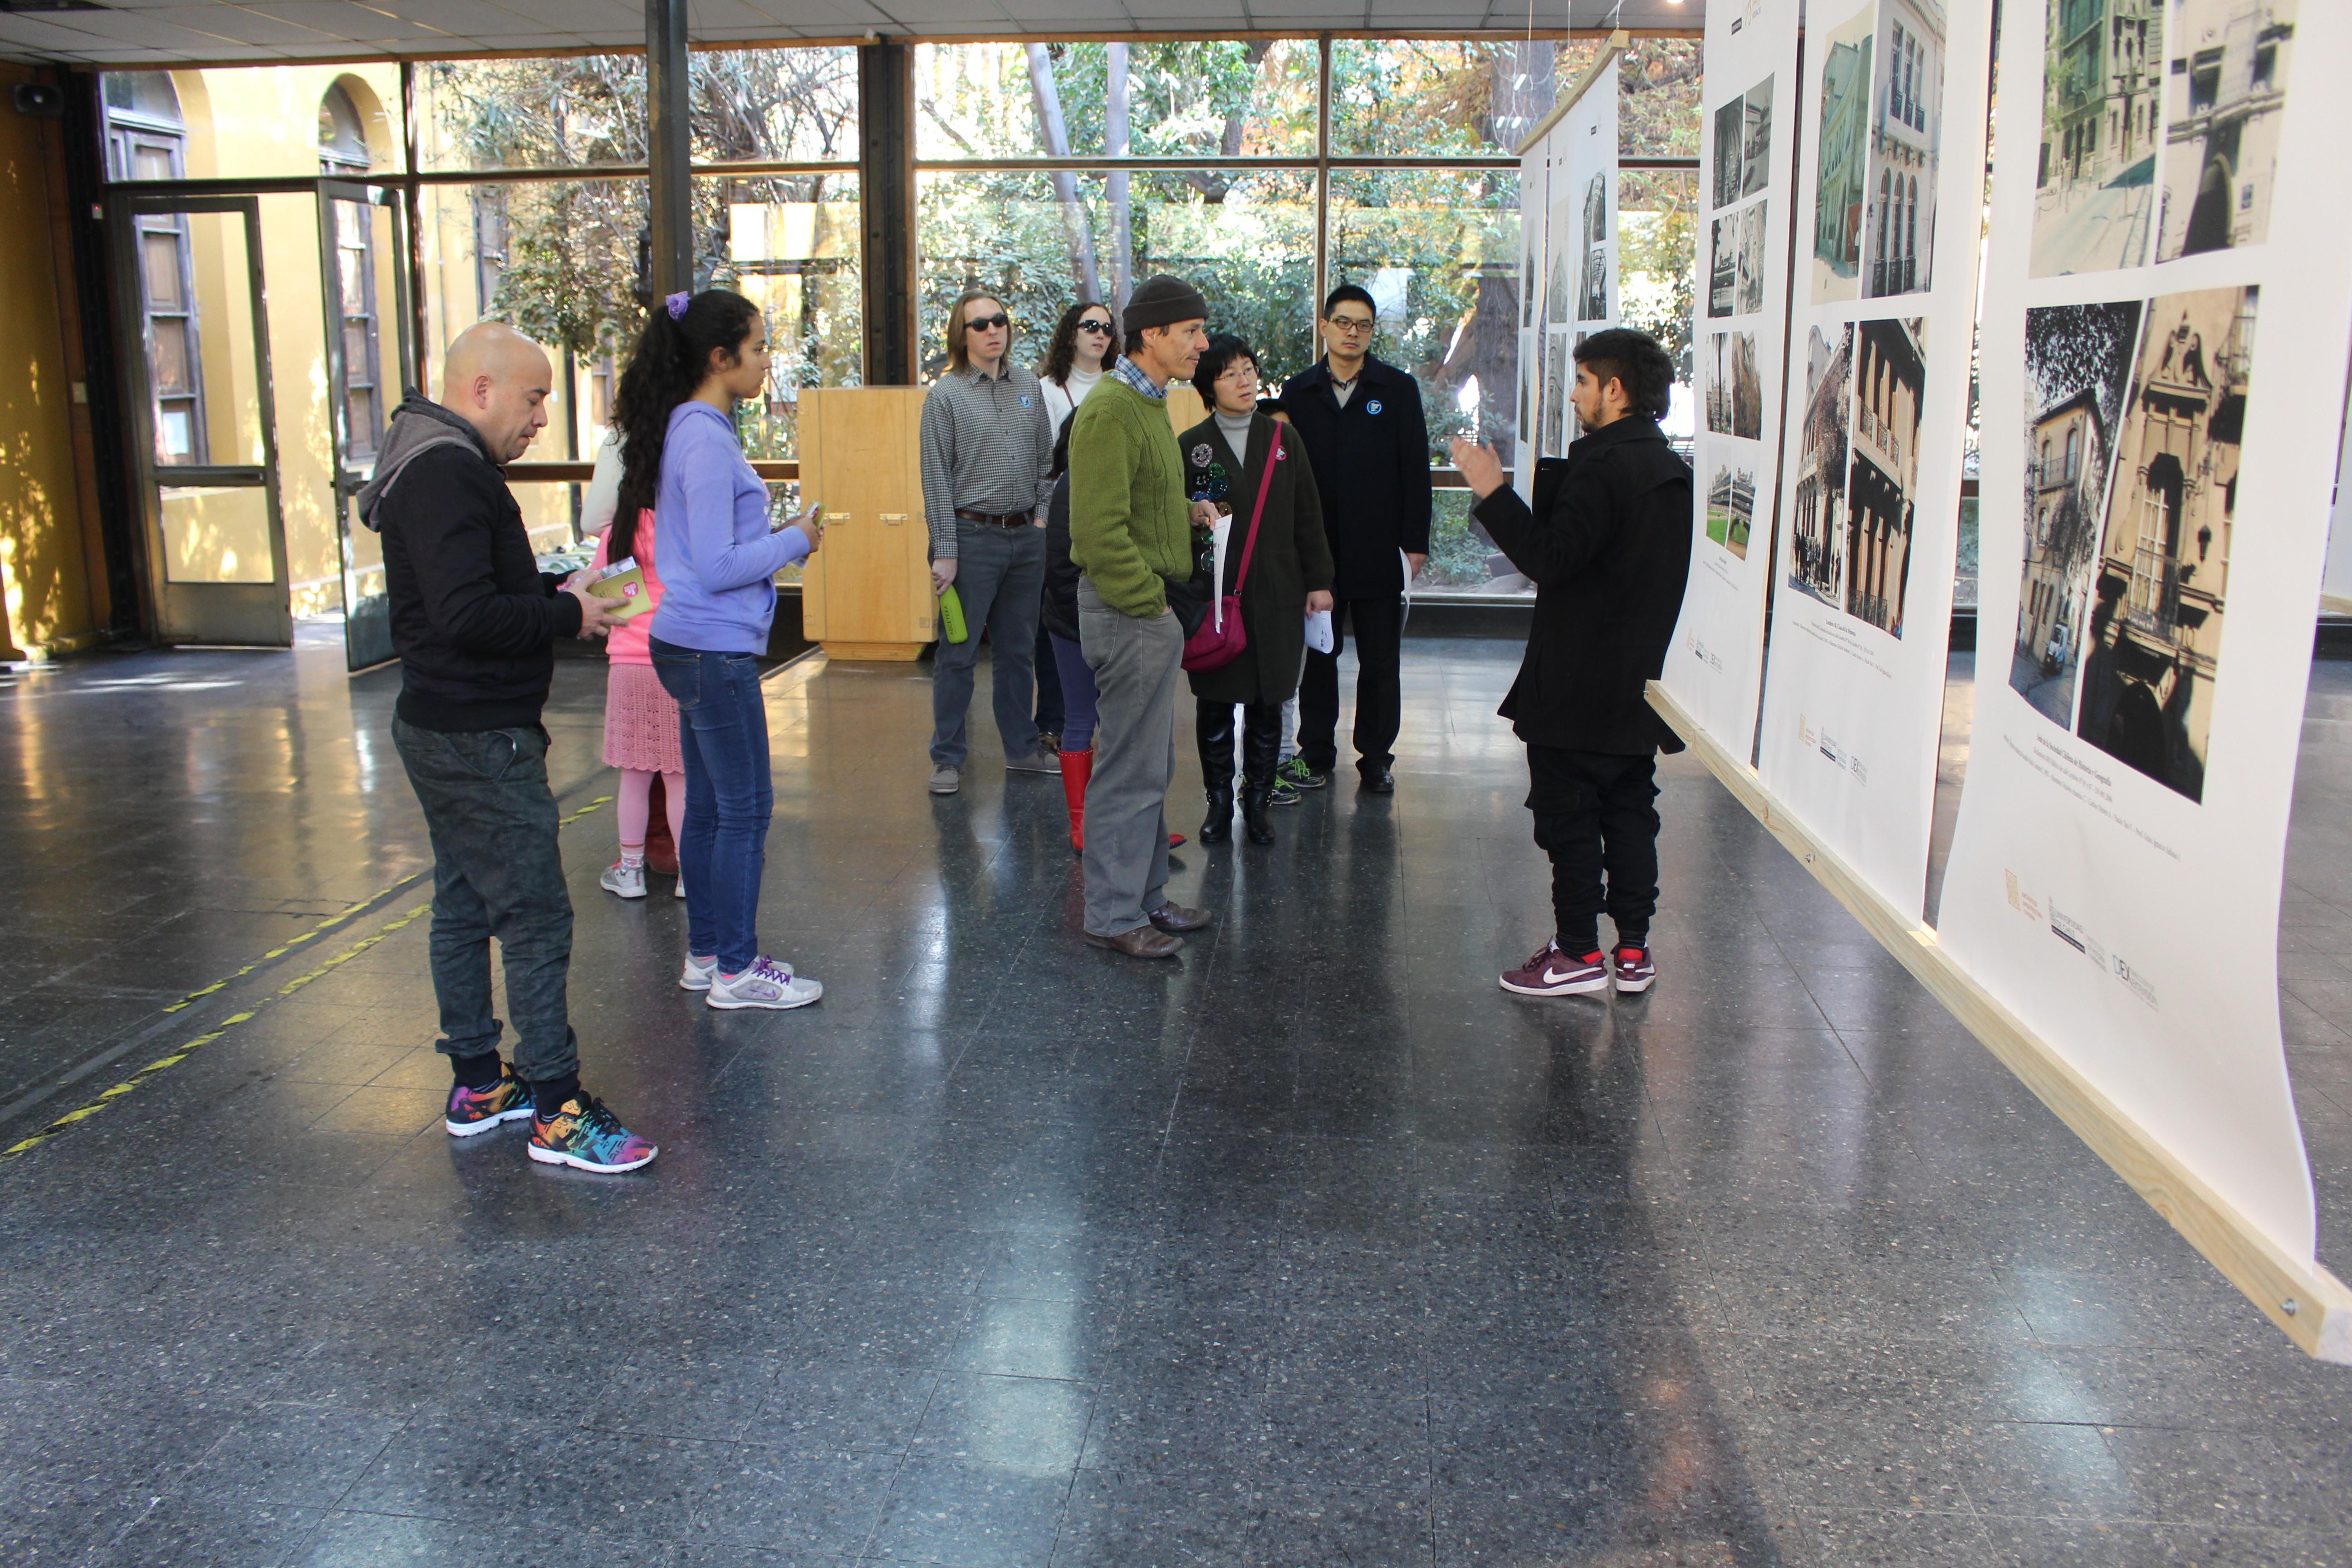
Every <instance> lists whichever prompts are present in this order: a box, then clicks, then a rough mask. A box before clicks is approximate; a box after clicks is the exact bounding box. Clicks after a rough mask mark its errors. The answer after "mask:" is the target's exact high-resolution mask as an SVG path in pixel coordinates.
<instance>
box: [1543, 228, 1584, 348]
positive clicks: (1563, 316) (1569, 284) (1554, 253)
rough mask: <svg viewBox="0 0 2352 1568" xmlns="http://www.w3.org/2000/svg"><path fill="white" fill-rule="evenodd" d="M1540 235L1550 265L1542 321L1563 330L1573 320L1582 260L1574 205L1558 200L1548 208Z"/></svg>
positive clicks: (1545, 287)
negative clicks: (1542, 236)
mask: <svg viewBox="0 0 2352 1568" xmlns="http://www.w3.org/2000/svg"><path fill="white" fill-rule="evenodd" d="M1547 222H1548V224H1549V228H1548V231H1547V232H1546V234H1545V236H1544V245H1545V247H1546V251H1547V254H1549V256H1550V258H1551V265H1550V267H1549V268H1548V269H1547V270H1548V271H1549V274H1550V276H1549V280H1548V281H1547V282H1546V283H1545V285H1544V321H1546V322H1547V323H1549V325H1551V326H1555V327H1564V326H1566V325H1568V323H1569V322H1570V321H1572V320H1574V317H1573V315H1572V314H1571V313H1570V312H1571V311H1572V310H1574V308H1575V305H1576V281H1577V279H1576V272H1577V267H1578V264H1579V263H1580V260H1581V259H1582V258H1583V255H1584V247H1583V246H1582V244H1580V241H1579V236H1580V231H1579V229H1578V226H1577V213H1576V204H1575V203H1574V202H1572V201H1569V200H1566V199H1562V200H1560V201H1557V202H1554V203H1553V204H1552V205H1551V214H1550V216H1549V219H1548V220H1547Z"/></svg>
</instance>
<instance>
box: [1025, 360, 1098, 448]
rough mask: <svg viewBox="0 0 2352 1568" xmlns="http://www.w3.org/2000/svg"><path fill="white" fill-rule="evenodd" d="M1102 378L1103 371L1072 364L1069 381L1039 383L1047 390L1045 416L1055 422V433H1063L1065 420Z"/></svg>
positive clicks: (1074, 411) (1057, 434)
mask: <svg viewBox="0 0 2352 1568" xmlns="http://www.w3.org/2000/svg"><path fill="white" fill-rule="evenodd" d="M1102 378H1103V373H1102V372H1101V371H1098V370H1080V369H1079V368H1078V367H1077V366H1076V365H1072V366H1071V367H1070V379H1069V380H1068V381H1066V382H1062V381H1047V382H1041V383H1040V385H1042V386H1043V387H1044V388H1045V417H1046V418H1048V419H1050V420H1052V421H1053V422H1054V434H1055V435H1056V436H1059V435H1060V434H1061V433H1062V425H1063V422H1064V421H1066V420H1067V419H1068V418H1069V416H1071V415H1072V414H1074V413H1076V410H1077V406H1078V405H1079V404H1081V403H1084V402H1085V401H1086V400H1087V393H1089V392H1092V391H1093V390H1094V389H1095V384H1096V383H1097V382H1098V381H1100V380H1102Z"/></svg>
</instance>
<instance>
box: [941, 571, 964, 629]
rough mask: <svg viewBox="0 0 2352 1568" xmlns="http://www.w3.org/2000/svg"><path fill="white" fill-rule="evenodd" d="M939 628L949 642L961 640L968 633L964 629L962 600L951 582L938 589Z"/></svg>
mask: <svg viewBox="0 0 2352 1568" xmlns="http://www.w3.org/2000/svg"><path fill="white" fill-rule="evenodd" d="M940 630H941V631H943V632H945V633H946V634H947V639H948V641H950V642H961V641H963V639H964V638H965V637H966V636H968V635H969V634H968V633H967V632H966V631H965V630H964V624H963V600H962V599H961V598H959V597H958V596H957V595H956V591H955V584H952V583H950V584H948V585H947V586H946V587H944V588H942V589H940Z"/></svg>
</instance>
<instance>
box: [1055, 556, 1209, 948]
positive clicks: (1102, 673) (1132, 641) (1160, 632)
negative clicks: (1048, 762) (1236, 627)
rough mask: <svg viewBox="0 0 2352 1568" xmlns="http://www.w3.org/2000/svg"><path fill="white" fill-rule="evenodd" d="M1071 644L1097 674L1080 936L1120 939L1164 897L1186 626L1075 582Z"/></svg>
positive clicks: (1087, 583) (1144, 921)
mask: <svg viewBox="0 0 2352 1568" xmlns="http://www.w3.org/2000/svg"><path fill="white" fill-rule="evenodd" d="M1078 647H1079V648H1080V649H1081V650H1083V651H1084V653H1085V654H1086V656H1087V668H1088V669H1091V670H1093V671H1094V672H1095V771H1094V776H1093V777H1092V778H1090V779H1088V780H1087V858H1086V868H1087V930H1088V931H1092V932H1093V933H1094V934H1095V935H1097V936H1118V935H1119V934H1120V933H1121V932H1124V931H1133V930H1135V928H1136V927H1138V926H1140V925H1144V924H1147V923H1149V922H1150V918H1151V911H1152V910H1156V909H1158V908H1159V907H1160V905H1161V904H1162V903H1165V902H1166V901H1167V897H1168V816H1167V807H1168V786H1169V785H1170V784H1172V783H1173V782H1174V781H1175V778H1176V690H1177V688H1178V687H1180V686H1181V685H1182V684H1183V679H1184V678H1183V670H1182V668H1181V665H1182V661H1183V658H1184V630H1183V627H1182V626H1180V625H1178V623H1177V620H1176V617H1175V616H1171V615H1160V616H1153V617H1151V618H1150V619H1148V620H1139V619H1138V618H1136V617H1135V616H1128V615H1122V614H1120V613H1119V612H1118V611H1117V610H1114V609H1112V608H1111V607H1110V606H1109V605H1106V604H1104V603H1103V602H1102V595H1099V594H1097V593H1096V592H1095V585H1094V583H1093V582H1092V581H1091V580H1090V579H1088V578H1086V577H1080V578H1079V579H1078Z"/></svg>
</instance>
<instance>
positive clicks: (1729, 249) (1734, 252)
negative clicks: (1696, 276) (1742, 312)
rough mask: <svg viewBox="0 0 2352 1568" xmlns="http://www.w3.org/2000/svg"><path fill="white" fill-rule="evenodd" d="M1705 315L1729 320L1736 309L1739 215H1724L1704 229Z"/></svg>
mask: <svg viewBox="0 0 2352 1568" xmlns="http://www.w3.org/2000/svg"><path fill="white" fill-rule="evenodd" d="M1706 254H1707V266H1706V313H1707V314H1708V315H1710V316H1728V315H1731V314H1733V313H1735V312H1736V311H1737V310H1738V308H1739V215H1738V213H1726V214H1725V215H1724V216H1721V217H1719V218H1717V219H1715V220H1714V221H1713V222H1712V223H1710V224H1708V225H1707V252H1706Z"/></svg>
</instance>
